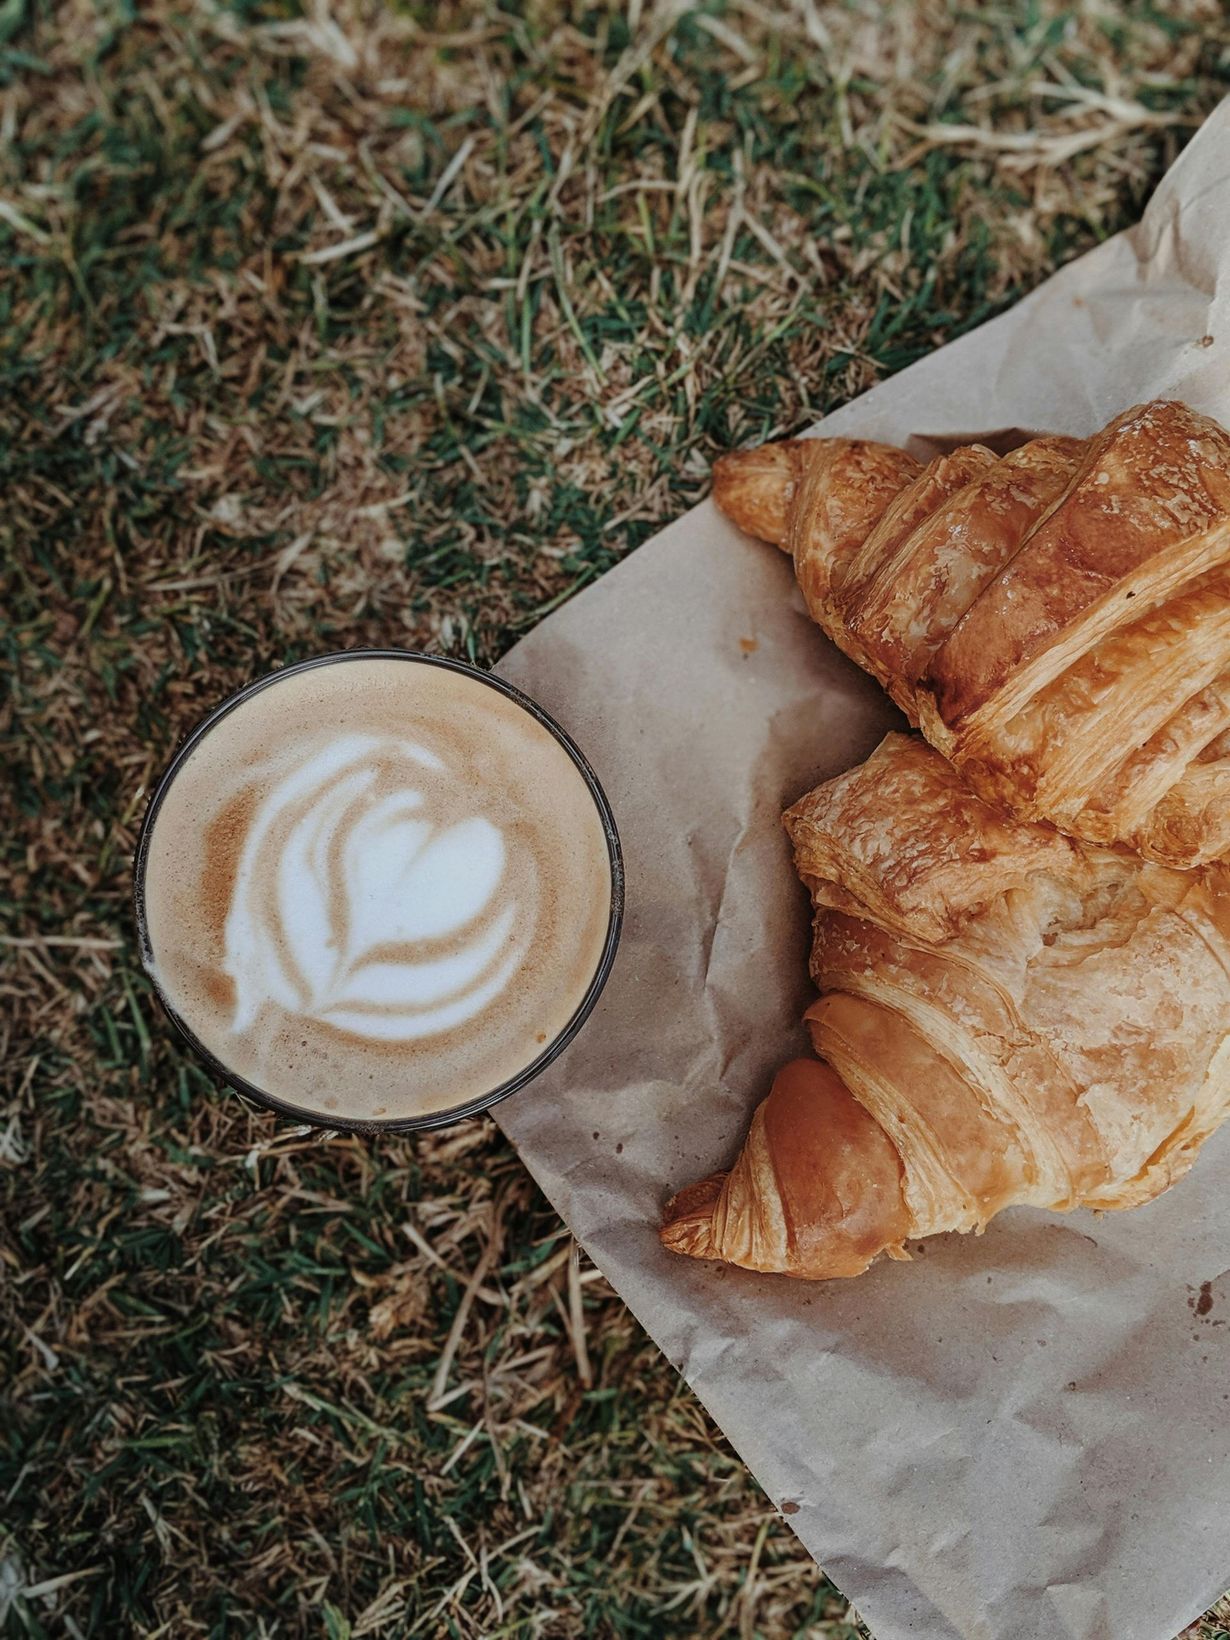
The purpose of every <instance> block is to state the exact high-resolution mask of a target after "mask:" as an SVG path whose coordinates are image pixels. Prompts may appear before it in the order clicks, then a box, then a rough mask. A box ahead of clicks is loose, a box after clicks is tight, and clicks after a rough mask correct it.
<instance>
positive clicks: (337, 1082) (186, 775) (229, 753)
mask: <svg viewBox="0 0 1230 1640" xmlns="http://www.w3.org/2000/svg"><path fill="white" fill-rule="evenodd" d="M620 886H621V884H620V868H619V853H618V843H617V840H616V837H615V831H614V825H613V821H612V820H611V816H610V810H609V808H608V807H607V804H606V800H605V798H604V797H603V795H602V793H601V790H600V788H599V787H598V785H597V782H596V780H595V779H594V777H593V775H592V773H591V772H590V771H589V769H588V767H587V766H586V765H585V763H584V760H583V759H582V758H581V756H580V754H579V753H578V752H577V750H576V748H575V747H574V746H572V744H571V742H570V741H568V739H567V737H566V736H565V735H564V734H563V732H562V731H561V730H560V729H559V728H558V726H557V725H555V724H553V723H552V722H551V720H550V719H548V718H547V717H546V715H545V714H544V713H542V712H541V711H540V710H539V709H538V708H536V707H534V706H533V705H532V703H530V702H528V701H526V700H525V698H524V697H522V696H520V695H518V694H517V692H516V691H513V690H511V689H509V688H508V686H507V685H505V684H503V683H501V682H500V681H499V680H495V679H492V678H490V677H489V676H488V675H486V674H484V673H481V672H478V671H477V670H476V669H473V668H468V667H463V666H461V665H460V664H458V663H453V662H446V661H440V660H437V659H435V658H433V657H427V656H418V655H412V654H409V653H405V652H399V651H355V652H351V653H349V654H344V655H337V656H328V657H324V658H323V659H322V660H319V661H313V662H308V663H306V664H304V665H302V666H297V667H289V668H287V669H286V670H285V671H283V672H280V673H275V674H273V676H272V677H270V678H266V679H264V680H262V681H261V682H260V683H259V684H256V685H253V686H252V687H251V688H249V689H247V690H245V691H242V692H241V693H240V694H239V695H238V696H236V697H235V698H234V699H233V700H232V701H230V702H228V703H227V704H226V705H225V706H223V707H221V708H220V709H219V710H218V712H216V713H215V714H214V715H213V717H212V718H210V719H208V720H207V721H206V723H205V724H204V725H202V727H201V729H199V730H198V731H197V733H196V734H195V735H194V736H193V737H192V738H191V739H190V740H189V742H188V743H187V744H186V745H185V746H184V747H183V749H182V750H181V752H180V754H179V756H178V757H177V759H176V761H175V763H174V764H173V765H172V767H171V769H170V770H169V771H168V774H167V775H166V777H165V778H164V781H163V783H162V785H161V787H160V788H159V790H158V792H157V793H156V794H155V797H154V800H153V802H152V803H151V805H150V812H149V814H148V816H147V818H146V824H145V829H144V831H143V834H142V839H141V845H140V847H139V849H138V859H137V912H138V925H139V930H140V934H141V942H142V956H143V959H144V961H145V963H146V966H147V968H148V969H149V971H150V974H151V976H152V977H153V979H154V982H155V984H156V986H157V988H158V991H159V993H160V994H161V997H162V1000H163V1002H164V1003H165V1005H166V1007H167V1009H168V1011H169V1012H170V1014H171V1016H172V1018H173V1019H174V1020H175V1022H176V1024H177V1025H178V1026H179V1027H180V1029H181V1030H182V1031H183V1032H184V1034H185V1035H186V1036H187V1037H188V1038H189V1040H190V1041H191V1042H192V1043H193V1045H194V1046H196V1047H198V1048H199V1049H201V1050H203V1051H204V1053H205V1055H206V1057H207V1058H208V1059H210V1060H212V1061H213V1062H214V1063H215V1067H216V1068H218V1069H220V1070H221V1071H222V1072H223V1073H224V1074H225V1075H226V1076H227V1077H228V1078H229V1079H230V1080H231V1081H233V1082H235V1083H236V1085H238V1086H240V1087H243V1088H244V1089H245V1090H246V1091H248V1092H249V1093H253V1094H255V1095H256V1096H257V1097H258V1098H263V1099H264V1100H266V1101H267V1102H269V1103H272V1104H274V1105H276V1106H279V1107H280V1108H283V1109H286V1110H288V1111H291V1112H293V1113H296V1114H300V1115H304V1116H306V1117H307V1118H308V1119H309V1120H313V1121H317V1122H321V1123H323V1124H325V1125H357V1126H368V1125H371V1126H381V1125H386V1124H387V1125H390V1126H415V1125H423V1126H427V1125H434V1123H435V1122H436V1121H438V1120H439V1119H440V1118H441V1116H442V1115H443V1116H444V1119H448V1118H449V1117H455V1116H457V1115H462V1114H466V1113H467V1112H468V1111H469V1110H470V1109H473V1108H482V1107H483V1106H484V1105H486V1104H489V1103H492V1102H493V1101H494V1099H495V1098H497V1097H501V1096H502V1095H503V1094H504V1093H506V1092H509V1091H511V1090H512V1088H513V1087H515V1086H519V1085H520V1084H521V1083H522V1082H524V1081H525V1080H527V1079H528V1077H529V1076H530V1075H532V1074H534V1073H535V1072H536V1071H537V1070H538V1069H540V1068H541V1065H542V1063H543V1062H544V1061H545V1060H547V1059H549V1058H551V1057H553V1056H554V1054H555V1053H556V1052H557V1051H558V1050H559V1048H560V1046H562V1044H563V1042H564V1041H566V1040H567V1039H568V1038H569V1037H570V1036H571V1034H572V1033H573V1031H575V1029H576V1028H577V1027H578V1025H579V1024H580V1021H581V1019H582V1018H583V1017H584V1014H585V1012H586V1011H587V1010H588V1008H589V1007H590V1006H591V1005H592V1003H593V1001H594V1000H595V997H596V994H597V990H598V989H600V988H601V984H602V981H603V980H604V979H605V974H606V971H607V969H608V968H609V964H610V959H611V956H612V954H613V949H614V942H615V938H616V935H617V930H618V921H619V906H620Z"/></svg>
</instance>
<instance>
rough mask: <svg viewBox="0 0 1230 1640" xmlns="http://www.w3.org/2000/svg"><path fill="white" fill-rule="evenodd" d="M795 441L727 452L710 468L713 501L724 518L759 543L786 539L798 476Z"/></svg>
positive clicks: (778, 544)
mask: <svg viewBox="0 0 1230 1640" xmlns="http://www.w3.org/2000/svg"><path fill="white" fill-rule="evenodd" d="M798 443H799V441H798V440H797V439H785V440H783V441H782V442H781V443H778V444H762V445H760V446H759V447H758V448H757V449H754V450H729V451H727V453H726V454H725V455H723V456H719V457H718V458H717V460H716V461H715V462H714V464H713V499H714V500H715V501H716V502H717V504H718V506H719V507H720V508H721V510H722V511H723V512H724V513H725V514H726V516H727V517H728V518H729V519H731V520H732V521H733V522H734V523H735V524H737V525H738V526H739V528H740V529H741V530H746V531H747V533H748V534H749V535H755V536H757V537H758V538H759V539H760V540H762V541H772V542H773V543H774V544H775V545H777V546H780V545H781V543H782V541H783V540H784V539H785V535H786V527H787V515H788V512H789V503H790V499H791V496H792V495H793V493H794V484H795V479H796V477H797V472H798V456H797V454H796V449H797V446H798Z"/></svg>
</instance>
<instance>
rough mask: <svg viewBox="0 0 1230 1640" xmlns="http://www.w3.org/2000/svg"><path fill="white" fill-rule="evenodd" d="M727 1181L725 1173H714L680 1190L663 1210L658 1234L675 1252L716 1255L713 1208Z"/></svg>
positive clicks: (693, 1255)
mask: <svg viewBox="0 0 1230 1640" xmlns="http://www.w3.org/2000/svg"><path fill="white" fill-rule="evenodd" d="M725 1183H726V1174H725V1173H711V1174H710V1175H709V1177H708V1178H707V1179H701V1180H700V1181H699V1182H698V1183H696V1184H690V1185H688V1186H687V1187H686V1189H683V1190H680V1191H678V1192H677V1193H676V1194H675V1195H673V1196H672V1197H671V1198H670V1200H669V1201H668V1202H667V1204H666V1206H665V1207H664V1208H663V1209H662V1224H661V1228H660V1229H659V1231H658V1237H659V1240H660V1241H661V1243H662V1245H663V1246H664V1247H666V1248H669V1249H670V1251H671V1252H672V1253H685V1254H687V1255H688V1256H689V1257H690V1258H716V1257H717V1253H716V1250H715V1249H714V1245H713V1209H714V1206H715V1205H716V1203H717V1199H718V1197H719V1196H720V1195H721V1193H722V1186H723V1185H724V1184H725Z"/></svg>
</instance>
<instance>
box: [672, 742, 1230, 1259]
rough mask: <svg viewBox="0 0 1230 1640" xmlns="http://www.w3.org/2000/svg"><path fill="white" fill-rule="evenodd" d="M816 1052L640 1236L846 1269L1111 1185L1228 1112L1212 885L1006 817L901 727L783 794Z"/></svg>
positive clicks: (786, 1076) (1222, 963) (1222, 975)
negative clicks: (922, 1240)
mask: <svg viewBox="0 0 1230 1640" xmlns="http://www.w3.org/2000/svg"><path fill="white" fill-rule="evenodd" d="M785 822H786V826H787V830H788V831H789V833H790V836H791V839H792V841H793V844H794V849H795V860H796V865H797V868H798V871H799V874H800V876H801V877H802V879H803V881H804V882H805V883H806V884H807V885H808V887H809V888H810V890H811V894H812V900H813V904H814V907H815V943H814V950H813V958H812V973H813V976H814V978H815V980H816V982H817V984H818V986H819V987H820V989H821V991H822V993H823V994H822V995H821V997H820V999H819V1001H818V1002H816V1003H815V1004H814V1005H813V1006H812V1008H811V1009H809V1011H808V1015H807V1019H808V1023H809V1025H810V1029H811V1034H812V1040H813V1043H814V1046H815V1049H816V1052H817V1053H818V1054H819V1055H820V1057H821V1059H822V1060H824V1061H825V1063H824V1064H820V1063H818V1062H816V1061H811V1060H799V1061H796V1062H795V1063H793V1064H792V1065H788V1066H786V1068H785V1069H784V1070H783V1071H782V1072H781V1073H780V1074H779V1076H778V1078H777V1079H776V1081H775V1082H774V1085H773V1089H772V1091H771V1093H770V1094H769V1097H768V1098H767V1099H766V1100H765V1101H764V1103H763V1104H762V1105H761V1106H760V1108H759V1110H758V1111H757V1112H756V1115H755V1117H754V1118H753V1121H752V1125H751V1130H750V1132H749V1133H748V1137H747V1140H746V1143H745V1145H744V1148H743V1151H742V1153H741V1155H740V1156H739V1158H738V1160H737V1161H736V1163H735V1165H734V1167H733V1169H732V1170H731V1172H730V1173H729V1174H726V1175H720V1174H719V1175H715V1176H714V1177H712V1178H711V1179H708V1180H705V1181H703V1182H702V1183H701V1184H700V1185H696V1186H693V1187H691V1189H690V1190H686V1191H684V1192H682V1193H681V1195H679V1196H676V1197H675V1198H674V1200H673V1201H672V1202H671V1203H670V1204H669V1206H668V1208H667V1210H666V1217H665V1221H664V1226H663V1229H662V1239H663V1241H664V1242H665V1243H666V1245H667V1246H668V1247H671V1248H673V1249H674V1250H675V1251H677V1252H681V1253H689V1254H692V1255H693V1256H695V1257H699V1258H719V1259H724V1260H726V1261H728V1262H730V1263H734V1264H740V1265H744V1266H746V1267H748V1268H751V1269H756V1270H774V1271H783V1272H786V1273H788V1274H792V1275H800V1276H811V1277H827V1276H839V1275H840V1276H845V1275H857V1274H858V1273H859V1272H860V1271H861V1270H863V1269H865V1268H866V1266H867V1264H868V1263H869V1262H870V1261H871V1260H872V1259H873V1258H874V1257H875V1256H876V1255H877V1254H878V1253H880V1252H887V1253H888V1254H889V1255H890V1256H901V1255H902V1254H903V1251H904V1244H905V1242H906V1241H907V1239H909V1238H912V1237H919V1236H928V1235H932V1234H935V1233H936V1232H938V1231H943V1230H978V1229H981V1228H982V1226H983V1225H985V1224H986V1222H987V1220H988V1219H990V1218H991V1217H992V1216H993V1215H994V1214H995V1213H998V1212H1000V1211H1001V1210H1002V1209H1003V1208H1005V1207H1009V1206H1013V1205H1033V1206H1036V1207H1046V1208H1052V1209H1058V1210H1062V1209H1066V1208H1071V1207H1074V1206H1078V1205H1079V1206H1088V1207H1098V1208H1120V1207H1132V1206H1135V1205H1136V1204H1137V1203H1140V1202H1144V1201H1148V1200H1150V1199H1151V1198H1152V1197H1154V1196H1156V1195H1157V1194H1159V1193H1160V1192H1161V1191H1162V1190H1164V1189H1166V1187H1167V1186H1168V1185H1170V1184H1171V1183H1172V1182H1173V1181H1174V1180H1175V1179H1177V1178H1178V1177H1179V1176H1180V1175H1181V1174H1182V1173H1184V1172H1185V1171H1186V1170H1187V1169H1188V1168H1189V1167H1190V1166H1191V1163H1192V1161H1193V1159H1194V1157H1195V1154H1196V1151H1197V1150H1198V1148H1199V1146H1200V1145H1201V1144H1202V1143H1203V1141H1204V1139H1205V1138H1207V1137H1208V1135H1209V1134H1210V1133H1211V1132H1212V1131H1213V1130H1214V1128H1215V1127H1217V1125H1218V1124H1219V1123H1220V1122H1221V1120H1222V1119H1223V1118H1224V1117H1225V1115H1226V1114H1227V1110H1228V1109H1230V1050H1228V1048H1227V1043H1228V1042H1230V1035H1228V1029H1227V1022H1228V1021H1230V896H1228V895H1227V887H1228V885H1230V877H1228V875H1227V873H1226V870H1225V868H1223V867H1221V866H1210V867H1206V868H1204V869H1202V870H1199V871H1192V872H1179V871H1174V870H1171V869H1168V868H1166V867H1164V866H1159V865H1155V864H1151V863H1148V862H1145V861H1142V860H1141V859H1139V858H1138V857H1137V856H1134V855H1131V854H1128V853H1126V852H1123V851H1112V850H1109V849H1104V848H1100V847H1097V846H1094V845H1090V844H1087V843H1083V842H1078V841H1074V840H1072V839H1069V838H1065V837H1062V836H1059V835H1058V834H1057V833H1055V832H1054V831H1052V830H1051V829H1050V828H1047V827H1042V826H1037V825H1032V824H1028V823H1023V822H1014V821H1010V820H1006V819H1004V817H1003V816H1002V815H1000V814H999V813H997V812H996V811H995V810H993V809H992V808H991V807H989V806H988V805H987V804H986V803H985V802H983V801H982V800H981V799H980V798H978V797H977V796H975V795H974V794H973V793H971V792H970V791H969V790H968V788H966V787H965V786H964V784H963V783H962V781H961V779H960V777H959V776H958V775H957V774H956V773H955V771H954V770H953V768H952V766H951V765H950V764H949V763H947V762H946V761H945V759H944V758H942V757H941V756H940V755H939V754H938V753H937V752H935V751H934V750H933V749H932V748H930V747H929V746H927V745H926V744H925V742H923V741H921V740H919V739H918V738H917V737H915V736H905V735H889V736H888V737H887V739H885V740H884V741H883V742H882V744H881V745H880V747H879V748H878V749H877V750H876V752H875V753H873V755H872V756H871V757H870V758H869V759H868V760H867V762H866V763H864V764H862V765H861V766H860V767H859V768H857V769H854V770H851V771H850V772H849V773H848V774H844V775H842V776H840V777H839V778H838V779H836V780H832V781H829V782H828V783H827V784H825V785H823V786H820V787H818V788H817V789H816V790H815V791H814V792H812V793H811V794H810V795H809V796H807V797H805V798H804V799H803V800H802V801H801V802H799V803H797V804H795V806H794V807H793V808H792V809H790V810H789V811H788V813H787V814H786V816H785Z"/></svg>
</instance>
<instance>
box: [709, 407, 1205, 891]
mask: <svg viewBox="0 0 1230 1640" xmlns="http://www.w3.org/2000/svg"><path fill="white" fill-rule="evenodd" d="M714 496H715V498H716V500H717V502H718V505H719V506H720V507H721V508H722V509H723V510H724V511H725V512H726V513H728V514H729V516H730V517H731V518H732V519H733V520H734V521H735V522H736V523H737V524H739V525H740V526H741V527H742V528H744V529H746V530H747V531H749V532H750V533H751V534H753V535H757V536H760V537H761V538H762V539H764V540H767V541H773V542H776V543H777V544H778V545H779V546H781V547H783V548H784V549H785V550H786V551H787V552H789V553H790V554H791V556H792V558H793V560H794V566H795V572H796V574H797V576H798V580H799V585H800V587H801V588H802V591H803V595H804V598H805V599H806V602H807V607H808V609H809V611H810V612H811V614H812V616H813V618H814V619H815V620H816V621H818V622H819V624H820V625H821V626H822V627H823V628H824V630H825V631H826V632H827V633H828V634H829V636H830V637H831V638H832V639H833V641H834V642H835V643H837V644H838V645H839V647H840V648H842V649H843V650H845V652H846V653H847V654H848V655H850V656H851V657H852V658H853V659H854V660H856V661H857V662H858V663H859V664H860V665H861V666H863V667H865V668H866V669H867V670H868V671H869V672H871V673H872V674H873V675H874V676H875V677H876V678H878V679H879V680H880V682H881V683H882V684H883V685H884V686H885V688H886V689H887V690H888V691H889V693H890V694H891V695H892V697H893V699H894V700H895V701H896V702H897V703H898V705H899V706H900V707H901V708H902V710H903V711H905V712H906V714H907V715H908V716H909V718H910V720H911V722H913V723H915V724H917V725H918V726H920V727H921V729H922V731H923V733H924V735H926V737H927V739H928V740H930V741H931V742H932V744H934V745H935V746H937V747H938V748H939V749H940V750H941V751H942V752H944V754H945V755H946V756H947V757H949V758H951V759H952V760H953V761H954V762H955V763H956V764H957V765H958V766H959V767H960V768H961V769H962V770H963V772H964V774H965V776H966V779H967V780H968V781H969V782H970V783H971V784H972V785H974V787H975V788H976V789H977V790H978V791H979V792H980V793H981V794H982V795H983V796H984V797H987V798H989V799H990V800H991V801H993V802H996V803H998V804H1000V805H1001V806H1003V807H1005V808H1007V809H1009V810H1010V811H1011V812H1012V813H1013V814H1014V815H1016V816H1017V817H1018V818H1020V819H1033V820H1049V821H1050V822H1051V823H1052V824H1054V825H1056V826H1058V827H1059V828H1060V829H1061V830H1062V831H1065V832H1067V833H1069V834H1070V835H1072V836H1075V837H1081V838H1085V839H1087V840H1088V841H1091V842H1098V843H1115V842H1122V843H1127V844H1129V845H1130V846H1132V847H1133V848H1135V849H1137V850H1138V851H1139V852H1140V853H1142V854H1143V855H1145V856H1146V857H1147V858H1149V859H1153V860H1158V861H1160V862H1162V863H1164V864H1169V865H1175V866H1181V867H1187V866H1192V865H1196V864H1200V863H1202V862H1205V861H1208V860H1213V859H1219V858H1221V857H1222V856H1223V855H1225V854H1227V853H1228V852H1230V434H1228V433H1227V432H1226V431H1225V430H1224V429H1223V428H1222V427H1220V426H1218V424H1217V423H1216V422H1214V421H1211V420H1210V419H1209V418H1208V417H1206V416H1201V415H1198V414H1197V413H1196V412H1195V411H1192V410H1190V409H1188V408H1187V407H1186V406H1185V405H1182V404H1176V403H1172V402H1169V401H1165V400H1158V401H1155V402H1153V403H1150V404H1144V405H1138V406H1136V407H1135V408H1134V409H1131V410H1127V411H1125V412H1124V413H1123V414H1122V415H1120V416H1117V417H1116V418H1115V420H1114V421H1112V422H1111V423H1110V424H1109V426H1107V427H1106V428H1105V429H1104V430H1103V431H1102V432H1101V433H1099V434H1097V435H1096V436H1095V437H1093V438H1089V439H1083V440H1082V439H1070V438H1038V439H1033V440H1031V441H1030V442H1029V443H1027V444H1025V445H1023V446H1022V447H1021V448H1020V449H1018V450H1015V451H1013V452H1012V453H1011V454H1010V455H1006V456H1002V457H1000V456H996V455H995V454H994V453H993V452H992V451H990V450H988V449H985V448H984V447H982V446H981V445H977V444H974V445H968V446H964V447H962V448H959V449H956V450H954V451H952V452H951V453H949V454H946V455H940V456H937V457H936V458H935V459H934V460H933V461H931V462H929V463H928V464H926V465H923V464H922V463H920V462H918V461H916V460H914V458H913V457H912V456H910V455H908V454H907V453H906V452H905V451H904V450H898V449H894V448H892V447H890V446H888V445H882V444H874V443H870V442H867V441H864V440H857V439H804V440H790V441H787V442H785V443H781V444H774V445H767V446H765V447H763V448H761V449H758V450H748V451H737V452H735V453H733V454H731V455H728V456H725V457H723V458H722V459H721V460H720V461H719V462H718V463H717V465H716V467H715V469H714Z"/></svg>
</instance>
